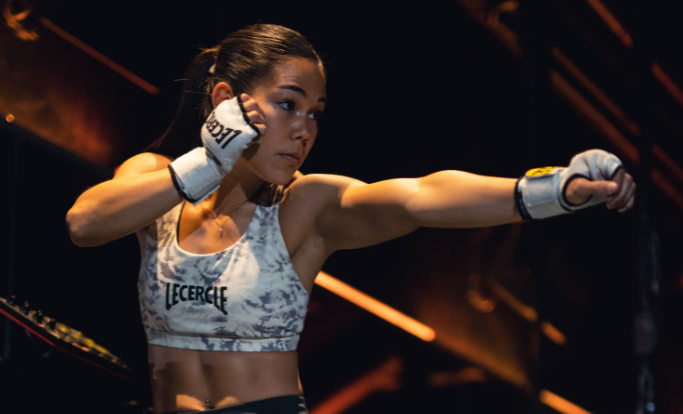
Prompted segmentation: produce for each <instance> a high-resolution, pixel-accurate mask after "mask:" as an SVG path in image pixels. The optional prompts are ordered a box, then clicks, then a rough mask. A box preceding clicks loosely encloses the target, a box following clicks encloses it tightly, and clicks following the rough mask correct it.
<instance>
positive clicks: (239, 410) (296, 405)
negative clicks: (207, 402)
mask: <svg viewBox="0 0 683 414" xmlns="http://www.w3.org/2000/svg"><path fill="white" fill-rule="evenodd" d="M185 413H187V414H190V413H189V412H187V411H185ZM192 413H202V414H308V410H307V409H306V400H304V397H301V396H298V395H286V396H284V397H274V398H267V399H265V400H258V401H252V402H248V403H244V404H239V405H231V406H230V407H222V408H215V409H213V410H208V411H192ZM168 414H180V413H168Z"/></svg>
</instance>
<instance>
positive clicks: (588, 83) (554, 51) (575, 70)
mask: <svg viewBox="0 0 683 414" xmlns="http://www.w3.org/2000/svg"><path fill="white" fill-rule="evenodd" d="M550 54H551V55H553V57H554V58H555V59H557V61H558V62H560V64H562V66H563V67H564V68H565V69H566V70H567V71H568V72H569V73H571V74H572V76H574V78H576V80H578V81H579V82H581V84H582V85H583V86H584V87H585V88H586V89H587V90H588V91H589V92H590V93H592V94H593V96H595V97H596V98H597V99H598V101H600V103H601V104H603V105H604V106H605V108H607V110H608V111H610V112H611V113H612V115H614V116H615V117H616V118H617V119H618V120H620V121H621V122H622V123H623V124H624V125H625V126H626V128H627V129H628V130H629V132H631V134H633V135H634V136H638V135H640V128H639V127H638V125H636V124H635V123H634V122H633V121H631V120H630V119H629V118H628V116H626V114H625V113H624V111H623V110H622V109H621V108H619V107H618V106H617V105H616V104H615V103H614V101H612V100H611V99H610V98H609V97H608V96H607V95H606V94H605V93H604V92H603V91H602V90H601V89H600V88H599V87H598V86H597V85H596V84H595V83H593V81H592V80H590V79H589V78H588V76H586V74H585V73H583V71H582V70H581V69H579V67H578V66H576V65H575V64H574V62H572V61H571V60H570V59H569V58H568V57H567V56H565V54H564V53H562V51H561V50H560V49H559V48H558V47H556V46H553V47H551V48H550Z"/></svg>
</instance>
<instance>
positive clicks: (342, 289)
mask: <svg viewBox="0 0 683 414" xmlns="http://www.w3.org/2000/svg"><path fill="white" fill-rule="evenodd" d="M315 283H316V284H317V285H319V286H322V287H324V288H325V289H327V290H329V291H330V292H332V293H335V294H337V295H339V296H341V297H342V298H344V299H346V300H348V301H349V302H351V303H354V304H356V305H358V306H360V307H361V308H363V309H365V310H366V311H368V312H371V313H374V314H375V315H377V316H379V317H380V318H382V319H384V320H385V321H387V322H389V323H392V324H394V325H396V326H398V327H399V328H401V329H403V330H404V331H406V332H408V333H410V334H412V335H415V336H417V337H418V338H420V339H422V340H423V341H427V342H431V341H433V340H434V338H435V337H436V333H435V332H434V330H433V329H432V328H430V327H429V326H427V325H425V324H423V323H421V322H418V321H416V320H415V319H413V318H411V317H410V316H407V315H405V314H403V313H401V312H399V311H397V310H396V309H394V308H392V307H390V306H388V305H386V304H384V303H382V302H380V301H378V300H377V299H375V298H373V297H370V296H368V295H366V294H365V293H363V292H361V291H359V290H358V289H355V288H353V287H351V286H349V285H347V284H346V283H344V282H342V281H341V280H338V279H335V278H334V277H332V276H330V275H328V274H327V273H325V272H320V273H318V276H317V277H316V279H315Z"/></svg>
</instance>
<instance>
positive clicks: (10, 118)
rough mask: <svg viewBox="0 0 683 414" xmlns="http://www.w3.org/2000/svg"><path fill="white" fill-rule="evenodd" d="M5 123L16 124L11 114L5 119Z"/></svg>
mask: <svg viewBox="0 0 683 414" xmlns="http://www.w3.org/2000/svg"><path fill="white" fill-rule="evenodd" d="M5 121H7V122H14V115H12V114H9V115H7V116H6V117H5Z"/></svg>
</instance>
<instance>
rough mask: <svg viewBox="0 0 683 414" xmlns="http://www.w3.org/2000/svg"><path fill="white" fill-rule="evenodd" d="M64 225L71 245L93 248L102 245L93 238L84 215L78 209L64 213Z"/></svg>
mask: <svg viewBox="0 0 683 414" xmlns="http://www.w3.org/2000/svg"><path fill="white" fill-rule="evenodd" d="M66 225H67V228H68V230H69V237H70V238H71V241H72V242H73V244H75V245H76V246H78V247H94V246H99V245H102V244H104V243H102V242H98V241H97V240H96V239H95V238H94V237H93V232H92V230H91V226H90V225H89V221H88V219H87V217H86V215H85V214H84V213H83V212H82V211H79V209H78V208H76V207H72V208H71V210H69V211H68V212H67V213H66Z"/></svg>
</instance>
